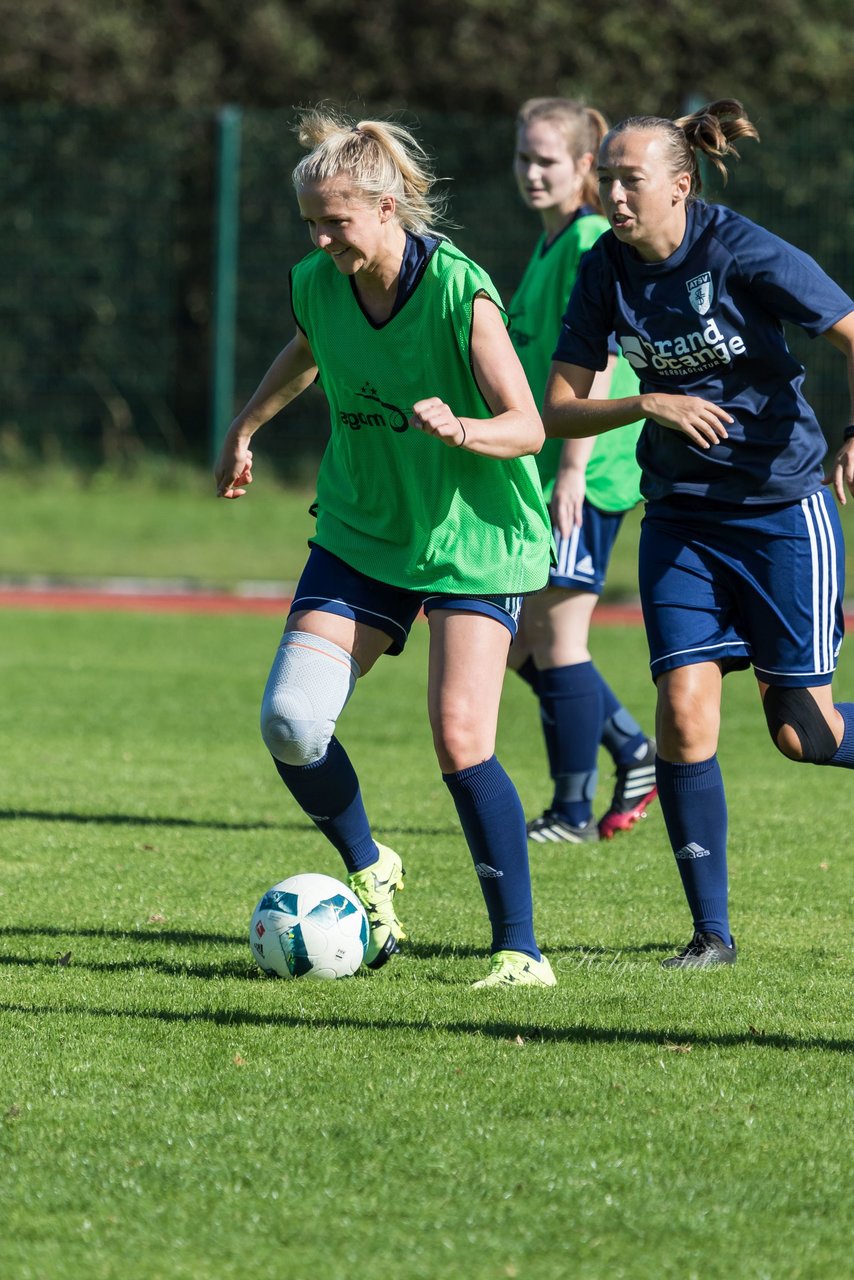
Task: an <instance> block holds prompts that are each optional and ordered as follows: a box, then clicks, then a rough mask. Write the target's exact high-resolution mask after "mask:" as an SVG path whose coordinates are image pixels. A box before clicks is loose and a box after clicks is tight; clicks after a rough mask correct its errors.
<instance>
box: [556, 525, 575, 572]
mask: <svg viewBox="0 0 854 1280" xmlns="http://www.w3.org/2000/svg"><path fill="white" fill-rule="evenodd" d="M554 536H555V541H556V542H557V544H558V547H559V551H558V558H557V569H556V570H555V573H556V576H557V577H559V578H572V577H573V576H574V575H575V562H576V560H577V559H578V539H579V538H580V537H581V526H580V525H577V524H575V525H573V526H572V533H571V534H570V535H569V537H568V538H564V537H563V536H562V535H561V533H560V530H559V529H555V530H554Z"/></svg>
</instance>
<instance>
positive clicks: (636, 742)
mask: <svg viewBox="0 0 854 1280" xmlns="http://www.w3.org/2000/svg"><path fill="white" fill-rule="evenodd" d="M599 679H600V680H602V677H601V675H600V676H599ZM602 718H603V721H604V723H603V725H602V746H603V747H604V748H605V750H606V751H607V752H609V753H610V755H612V756H613V758H614V763H615V764H634V763H635V762H636V761H637V758H638V755H639V754H640V750H641V747H643V746H644V745H645V744H646V734H645V733H644V731H643V729H642V728H641V727H640V725H639V724H638V723H637V721H636V720H635V718H634V716H632V715H630V714H629V712H628V711H627V710H626V708H625V707H624V706H623V704H622V703H621V702H620V701H619V700H618V699H617V697H616V695H615V693H614V691H613V690H612V689H611V687H610V686H609V685H608V684H607V682H606V681H605V680H602Z"/></svg>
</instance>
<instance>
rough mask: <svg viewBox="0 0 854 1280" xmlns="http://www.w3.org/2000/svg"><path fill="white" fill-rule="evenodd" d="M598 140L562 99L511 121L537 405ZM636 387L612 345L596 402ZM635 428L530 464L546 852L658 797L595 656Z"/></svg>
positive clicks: (529, 671) (586, 110) (577, 443)
mask: <svg viewBox="0 0 854 1280" xmlns="http://www.w3.org/2000/svg"><path fill="white" fill-rule="evenodd" d="M606 130H607V123H606V121H605V119H604V118H603V116H601V115H600V114H599V112H598V111H595V110H593V109H592V108H591V107H585V106H583V105H582V104H580V103H577V102H573V101H571V100H569V99H567V98H532V99H530V100H529V101H528V102H525V103H524V104H523V105H522V107H521V108H520V110H519V114H518V116H517V120H516V155H515V161H514V170H515V174H516V181H517V183H518V186H519V191H520V194H521V196H522V199H523V200H524V202H525V204H526V205H528V207H529V208H530V209H533V210H535V211H536V212H537V213H538V214H539V215H540V219H541V221H542V227H543V229H542V234H541V235H540V238H539V240H538V241H537V244H536V247H535V249H534V252H533V254H532V256H531V259H530V261H529V263H528V265H527V267H526V269H525V273H524V275H523V277H522V281H521V283H520V285H519V287H518V289H517V290H516V293H515V294H514V296H513V300H512V302H511V304H510V308H509V311H510V336H511V338H512V340H513V344H514V346H515V347H516V350H517V352H518V354H519V359H520V360H521V362H522V366H523V368H524V370H525V373H526V375H527V378H528V382H529V384H530V386H531V389H532V391H533V392H534V396H535V397H536V399H537V402H538V404H539V405H542V401H543V395H544V392H545V387H546V380H547V378H548V374H549V369H550V366H551V358H552V354H553V352H554V347H555V342H556V340H557V335H558V332H559V330H560V322H561V317H562V316H563V313H564V310H565V309H566V303H567V299H568V298H569V295H570V293H571V291H572V286H573V285H574V284H575V278H576V274H577V272H578V264H579V261H580V259H581V255H582V254H583V253H584V252H586V250H587V249H589V248H590V247H591V245H593V244H595V242H596V241H597V240H598V238H599V236H600V235H601V234H602V232H603V231H606V230H607V228H608V223H607V221H606V219H605V218H604V217H603V216H602V206H601V204H600V203H599V194H598V182H597V179H596V175H595V173H594V172H593V165H594V160H595V156H596V153H597V151H598V149H599V144H600V142H601V141H602V138H603V137H604V135H605V132H606ZM637 386H638V383H637V377H636V376H635V374H634V373H633V372H632V369H631V367H630V365H629V364H628V362H627V361H626V360H625V359H624V358H623V357H622V356H621V355H619V354H618V353H617V347H616V344H614V346H613V354H612V355H611V356H609V359H608V364H607V366H606V368H605V369H604V370H603V371H602V372H601V373H598V374H597V375H596V383H595V389H596V394H597V395H601V396H626V395H631V394H633V393H634V392H636V391H637ZM641 425H642V424H641V423H640V422H637V423H632V424H630V425H627V426H626V427H625V428H624V429H623V430H622V431H619V432H613V433H611V434H609V435H607V436H601V437H599V438H596V437H591V438H590V439H588V440H569V441H566V442H563V441H560V440H548V441H547V442H546V444H545V446H544V448H543V450H542V452H541V453H540V454H539V456H538V458H537V466H538V467H539V470H540V477H541V479H542V482H543V490H544V492H545V495H546V498H547V499H548V500H549V502H550V509H551V518H552V524H553V526H554V537H555V542H556V545H557V552H558V555H557V563H556V565H555V566H554V567H553V568H552V571H551V575H550V579H549V586H548V588H547V590H546V591H544V592H540V593H539V594H538V595H534V596H528V597H526V599H525V602H524V605H523V608H522V617H521V621H520V625H519V634H518V635H517V637H516V640H515V641H514V643H513V645H512V646H511V649H510V658H509V663H510V666H511V667H512V668H513V669H514V670H515V671H517V672H518V674H519V675H520V676H521V677H522V679H523V680H526V681H527V683H528V684H529V685H530V686H531V688H532V689H533V690H534V693H535V694H536V695H537V697H538V699H539V703H540V718H541V722H542V726H543V735H544V737H545V742H546V752H547V755H548V760H549V771H550V773H551V777H552V780H553V783H554V794H553V797H552V801H551V803H550V805H549V807H548V809H547V810H546V811H545V813H543V814H542V815H541V816H540V817H538V818H535V819H534V820H533V821H531V822H529V823H528V836H529V838H530V839H531V840H534V841H538V842H540V843H543V844H545V843H548V842H554V843H559V842H561V841H568V842H569V843H572V844H580V843H584V842H587V841H591V840H598V839H599V837H600V836H602V837H604V838H606V839H609V838H610V837H611V836H613V835H615V834H616V833H617V832H618V831H627V830H629V828H630V827H632V826H633V825H634V823H636V822H637V821H638V819H639V818H641V817H642V816H644V814H645V812H646V809H647V806H648V805H649V804H650V802H651V801H652V800H653V798H654V797H655V743H654V742H653V741H652V740H651V739H650V738H648V737H647V735H646V734H645V733H644V731H643V730H642V729H641V727H640V726H639V725H638V724H637V723H636V721H635V720H634V718H633V717H632V715H631V714H630V713H629V712H628V711H627V710H626V708H625V707H624V706H623V704H622V703H621V702H620V700H619V698H618V697H617V696H616V694H615V693H614V692H613V690H612V689H611V688H610V686H609V685H608V684H607V682H606V681H605V680H604V679H603V678H602V675H601V674H600V672H599V671H598V670H597V668H596V666H595V665H594V663H593V660H592V658H591V655H590V648H589V643H590V622H591V618H592V616H593V611H594V609H595V608H596V605H597V603H598V600H599V596H600V594H601V592H602V588H603V586H604V584H605V575H606V572H607V568H608V560H609V558H610V555H611V549H612V547H613V545H614V540H615V538H616V537H617V534H618V532H619V529H620V526H621V524H622V522H623V518H624V516H625V514H626V512H627V511H629V510H630V509H631V508H632V507H634V506H635V505H636V504H637V503H638V502H639V501H640V487H639V484H640V469H639V467H638V464H637V461H636V459H635V446H636V444H637V438H638V434H639V433H640V429H641ZM600 745H602V746H604V747H605V749H606V750H607V751H608V752H610V754H611V756H612V757H613V760H614V765H615V767H616V783H615V786H614V792H613V797H612V799H611V803H610V806H609V808H608V810H607V812H606V813H605V814H604V815H603V816H602V818H601V819H600V821H599V823H598V824H597V823H596V821H595V820H594V817H593V800H594V798H595V793H596V783H597V776H598V774H597V770H598V756H599V747H600Z"/></svg>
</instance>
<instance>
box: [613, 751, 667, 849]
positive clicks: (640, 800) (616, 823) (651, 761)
mask: <svg viewBox="0 0 854 1280" xmlns="http://www.w3.org/2000/svg"><path fill="white" fill-rule="evenodd" d="M657 794H658V792H657V790H656V786H655V739H654V738H648V739H647V743H646V750H645V751H644V753H643V755H642V756H641V757H640V759H639V760H636V761H635V762H634V763H633V764H618V765H617V781H616V783H615V785H614V794H613V796H612V798H611V804H610V806H609V808H608V812H607V813H605V814H603V815H602V817H601V818H600V819H599V835H600V836H601V837H602V839H603V840H611V839H613V837H614V836H615V835H617V833H618V832H619V831H630V830H631V829H632V827H633V826H634V825H635V823H636V822H639V821H640V819H641V818H645V817H646V811H647V809H648V808H649V806H650V805H651V804H652V802H653V800H654V799H655V797H656V795H657Z"/></svg>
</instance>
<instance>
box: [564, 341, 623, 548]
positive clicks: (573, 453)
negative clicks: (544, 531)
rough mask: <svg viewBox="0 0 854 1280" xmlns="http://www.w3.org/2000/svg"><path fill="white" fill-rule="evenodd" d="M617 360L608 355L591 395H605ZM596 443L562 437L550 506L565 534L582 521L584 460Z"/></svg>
mask: <svg viewBox="0 0 854 1280" xmlns="http://www.w3.org/2000/svg"><path fill="white" fill-rule="evenodd" d="M616 363H617V357H616V356H614V355H611V356H609V357H608V364H607V367H606V368H605V369H603V370H602V371H601V372H599V373H597V374H596V375H595V377H594V379H593V384H592V386H591V388H590V395H591V398H592V399H594V400H598V399H600V397H605V398H607V396H608V392H609V391H610V389H611V379H612V378H613V376H614V367H615V365H616ZM595 444H596V437H595V436H579V437H578V438H573V439H570V440H567V441H565V443H564V446H563V448H562V449H561V453H560V460H559V462H558V468H557V472H556V474H555V482H554V489H553V490H552V499H551V502H550V503H549V510H550V511H551V517H552V524H553V525H554V526H555V528H556V529H558V530H559V531H560V533H561V535H562V537H564V538H568V537H569V536H570V534H571V533H572V530H573V528H574V527H575V526H578V527H579V528H580V527H581V524H582V521H583V512H584V495H585V493H586V492H587V464H588V462H589V461H590V457H591V454H592V453H593V449H594V446H595Z"/></svg>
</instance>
